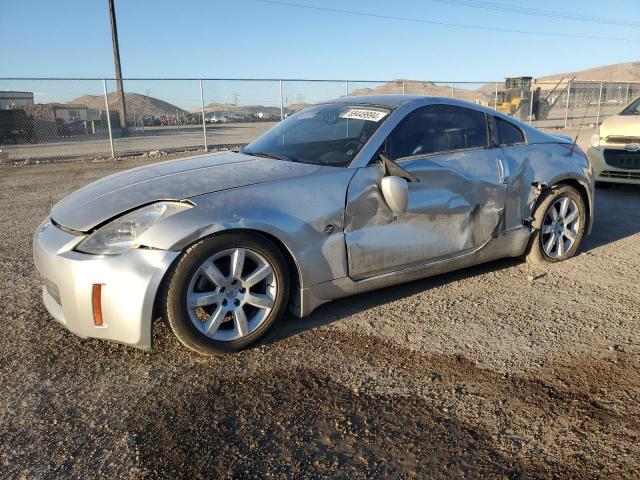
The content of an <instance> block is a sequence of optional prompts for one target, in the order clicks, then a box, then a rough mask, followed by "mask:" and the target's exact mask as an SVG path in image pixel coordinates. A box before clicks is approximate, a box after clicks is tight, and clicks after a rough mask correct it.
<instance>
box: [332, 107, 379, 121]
mask: <svg viewBox="0 0 640 480" xmlns="http://www.w3.org/2000/svg"><path fill="white" fill-rule="evenodd" d="M386 116H387V112H381V111H380V110H367V109H366V108H351V109H349V110H347V111H346V112H342V113H341V114H340V117H341V118H352V119H354V120H368V121H370V122H379V121H380V120H382V119H383V118H384V117H386Z"/></svg>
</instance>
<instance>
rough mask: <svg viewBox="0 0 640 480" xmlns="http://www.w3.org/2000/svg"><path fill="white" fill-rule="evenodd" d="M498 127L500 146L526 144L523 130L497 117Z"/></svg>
mask: <svg viewBox="0 0 640 480" xmlns="http://www.w3.org/2000/svg"><path fill="white" fill-rule="evenodd" d="M495 119H496V126H497V127H498V135H499V138H500V145H517V144H519V143H524V134H523V133H522V130H520V129H519V128H518V127H516V126H515V125H513V124H512V123H509V122H507V121H506V120H503V119H501V118H498V117H495Z"/></svg>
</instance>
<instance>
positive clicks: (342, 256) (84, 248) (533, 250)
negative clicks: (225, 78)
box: [34, 95, 593, 353]
mask: <svg viewBox="0 0 640 480" xmlns="http://www.w3.org/2000/svg"><path fill="white" fill-rule="evenodd" d="M592 198H593V176H592V172H591V166H590V165H589V162H588V161H587V158H586V156H585V155H584V153H583V152H582V151H581V150H580V148H579V147H577V146H575V145H574V144H573V143H572V142H571V141H570V140H568V139H566V138H563V137H556V136H552V135H549V134H546V133H543V132H541V131H539V130H536V129H535V128H532V127H531V126H529V125H526V124H524V123H521V122H519V121H517V120H514V119H513V118H510V117H508V116H506V115H503V114H501V113H498V112H496V111H494V110H490V109H487V108H484V107H482V106H479V105H475V104H471V103H467V102H464V101H461V100H455V99H449V98H434V97H420V96H409V95H406V96H405V95H382V96H361V97H355V96H354V97H345V98H341V99H338V100H334V101H332V102H327V103H322V104H318V105H315V106H311V107H308V108H305V109H302V110H301V111H299V112H297V113H295V114H293V115H291V116H290V117H288V118H287V119H286V120H284V121H282V122H280V123H279V124H277V125H276V126H274V127H273V128H271V129H270V130H268V131H267V132H266V133H265V134H264V135H262V136H261V137H259V138H258V139H257V140H255V141H254V142H252V143H251V144H249V145H248V146H247V147H246V148H244V150H243V151H240V152H225V153H217V154H211V155H203V156H198V157H192V158H186V159H181V160H174V161H168V162H164V163H158V164H155V165H151V166H145V167H141V168H137V169H134V170H129V171H126V172H122V173H118V174H115V175H112V176H110V177H107V178H105V179H103V180H100V181H98V182H95V183H93V184H90V185H88V186H86V187H84V188H82V189H80V190H78V191H76V192H75V193H72V194H71V195H69V196H68V197H67V198H65V199H63V200H62V201H60V202H59V203H58V204H56V205H55V206H54V207H53V209H52V210H51V214H50V217H49V218H47V219H46V220H45V221H44V223H43V224H42V225H41V226H40V227H39V228H38V230H37V232H36V234H35V240H34V259H35V264H36V266H37V268H38V270H39V271H40V273H41V274H42V275H43V276H44V279H45V282H44V283H45V287H44V289H43V296H44V303H45V305H46V307H47V309H48V310H49V312H50V313H51V314H52V316H53V317H54V318H55V319H56V320H58V321H59V322H61V323H62V324H64V325H65V326H66V327H67V328H68V329H69V330H71V331H72V332H74V333H76V334H78V335H80V336H82V337H96V338H103V339H110V340H115V341H118V342H122V343H125V344H129V345H133V346H136V347H141V348H147V349H148V348H150V347H151V344H152V342H151V340H152V324H153V319H155V318H158V317H163V318H164V319H165V320H166V321H167V323H168V324H169V326H170V328H171V330H172V331H173V333H174V334H175V335H176V337H177V338H178V339H179V340H180V341H181V342H182V343H183V344H184V345H186V346H187V347H189V348H191V349H193V350H195V351H198V352H201V353H215V352H221V351H230V350H231V351H232V350H238V349H240V348H243V347H246V346H248V345H250V344H253V343H254V342H256V341H257V340H258V339H259V338H261V337H262V336H263V335H264V334H265V333H266V332H267V331H268V330H269V328H270V327H271V326H272V325H273V323H274V322H275V321H276V320H277V319H278V318H280V317H281V316H282V315H283V314H284V313H285V311H286V309H287V308H290V309H291V311H292V312H293V313H294V314H295V315H297V316H298V317H304V316H306V315H309V314H310V313H311V312H313V311H314V310H315V309H316V308H317V307H318V306H320V305H322V304H323V303H325V302H328V301H330V300H333V299H337V298H340V297H345V296H348V295H351V294H355V293H359V292H364V291H367V290H372V289H377V288H381V287H386V286H388V285H393V284H397V283H401V282H406V281H410V280H415V279H418V278H422V277H427V276H430V275H435V274H439V273H443V272H447V271H451V270H455V269H459V268H463V267H467V266H470V265H474V264H478V263H481V262H487V261H490V260H494V259H497V258H501V257H520V256H523V255H524V256H526V257H527V258H528V259H529V260H531V261H534V262H558V261H561V260H565V259H568V258H570V257H571V256H573V255H574V254H575V252H576V251H577V249H578V248H579V246H580V242H581V240H582V238H583V236H584V235H585V233H588V232H589V231H590V228H591V223H592V215H593V214H592V212H593V206H592Z"/></svg>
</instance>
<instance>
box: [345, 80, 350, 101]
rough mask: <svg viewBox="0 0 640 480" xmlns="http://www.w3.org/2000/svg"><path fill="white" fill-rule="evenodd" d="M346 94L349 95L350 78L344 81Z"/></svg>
mask: <svg viewBox="0 0 640 480" xmlns="http://www.w3.org/2000/svg"><path fill="white" fill-rule="evenodd" d="M344 96H345V97H348V96H349V80H345V82H344Z"/></svg>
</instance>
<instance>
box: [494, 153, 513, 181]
mask: <svg viewBox="0 0 640 480" xmlns="http://www.w3.org/2000/svg"><path fill="white" fill-rule="evenodd" d="M497 160H498V173H499V175H500V183H509V181H510V180H511V178H510V177H511V175H510V173H511V172H510V171H509V162H505V161H504V160H503V159H502V157H498V158H497Z"/></svg>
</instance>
